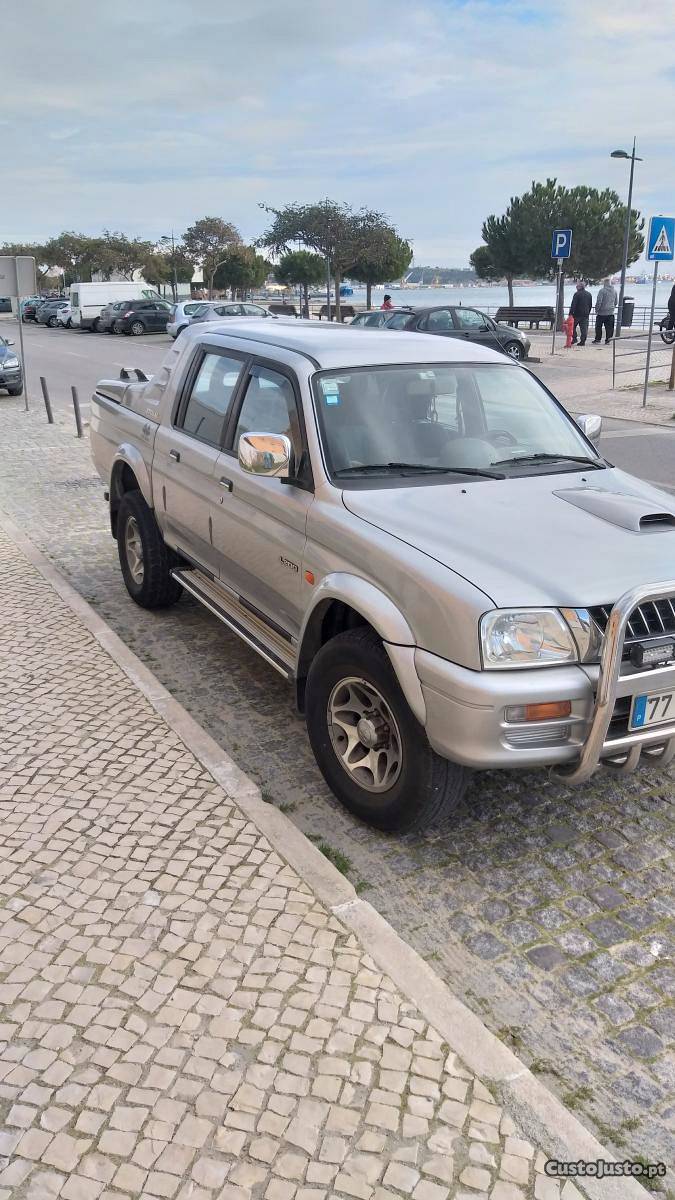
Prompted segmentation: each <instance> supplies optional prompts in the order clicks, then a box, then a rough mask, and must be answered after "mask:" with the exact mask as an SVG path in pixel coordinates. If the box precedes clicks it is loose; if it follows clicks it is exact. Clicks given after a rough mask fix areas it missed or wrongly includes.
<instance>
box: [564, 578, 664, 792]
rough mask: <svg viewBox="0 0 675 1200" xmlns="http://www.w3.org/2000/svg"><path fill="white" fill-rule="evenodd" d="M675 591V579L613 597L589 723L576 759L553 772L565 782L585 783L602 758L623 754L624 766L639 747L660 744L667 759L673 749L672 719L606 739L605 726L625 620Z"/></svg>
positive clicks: (614, 690)
mask: <svg viewBox="0 0 675 1200" xmlns="http://www.w3.org/2000/svg"><path fill="white" fill-rule="evenodd" d="M673 595H675V579H672V580H669V581H667V582H665V583H655V584H650V585H643V586H641V587H636V588H631V590H630V591H628V592H624V594H623V596H621V597H620V599H619V600H617V601H616V604H615V605H614V607H613V608H612V611H611V612H610V614H609V620H608V621H607V626H606V628H605V635H604V642H603V648H602V655H601V658H600V673H599V675H598V686H597V690H596V693H595V706H594V709H593V715H592V717H591V726H590V729H589V731H588V736H587V738H586V741H585V743H584V746H583V749H582V751H581V757H580V759H579V762H578V763H577V764H576V765H575V766H573V767H571V768H570V769H568V770H565V768H564V767H561V768H558V769H557V771H556V774H558V775H559V776H560V777H561V778H563V779H564V780H565V781H566V782H567V783H585V782H586V780H587V779H590V777H591V775H592V774H593V772H594V771H595V769H596V767H598V766H599V765H600V763H601V761H602V760H603V758H604V759H612V758H615V759H616V758H619V757H623V758H624V759H625V762H624V763H623V764H622V765H623V767H624V769H632V768H633V767H635V766H637V763H638V760H639V758H640V754H641V753H642V749H643V747H645V748H648V747H649V746H650V745H651V746H663V752H662V758H661V760H662V761H668V760H669V759H670V757H671V756H672V754H673V753H674V752H675V719H674V720H673V721H672V722H669V723H668V724H665V725H656V726H654V727H653V728H647V729H640V730H633V731H631V732H630V733H628V734H627V735H626V736H624V737H620V738H612V739H610V741H606V738H607V730H608V729H609V723H610V721H611V719H612V713H613V712H614V706H615V704H616V700H617V683H618V681H619V678H620V676H621V660H622V656H623V646H624V641H625V637H626V628H627V626H628V621H629V619H630V617H631V615H632V613H633V612H634V610H635V609H636V608H637V607H638V605H640V604H644V603H646V602H649V601H658V600H667V599H668V598H669V597H670V596H673ZM650 674H651V672H649V671H640V672H639V673H637V674H636V675H634V676H631V678H634V679H635V680H636V681H637V680H646V679H648V678H649V676H650Z"/></svg>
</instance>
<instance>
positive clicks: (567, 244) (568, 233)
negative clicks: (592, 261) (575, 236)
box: [551, 229, 572, 258]
mask: <svg viewBox="0 0 675 1200" xmlns="http://www.w3.org/2000/svg"><path fill="white" fill-rule="evenodd" d="M571 253H572V230H571V229H554V230H553V240H552V242H551V258H569V256H570V254H571Z"/></svg>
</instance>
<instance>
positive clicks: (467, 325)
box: [455, 308, 487, 332]
mask: <svg viewBox="0 0 675 1200" xmlns="http://www.w3.org/2000/svg"><path fill="white" fill-rule="evenodd" d="M455 317H456V319H457V324H458V325H459V328H460V329H472V330H473V331H474V332H475V331H476V330H478V329H485V328H486V326H487V322H486V320H485V317H484V316H483V314H482V313H480V312H476V309H475V308H456V309H455Z"/></svg>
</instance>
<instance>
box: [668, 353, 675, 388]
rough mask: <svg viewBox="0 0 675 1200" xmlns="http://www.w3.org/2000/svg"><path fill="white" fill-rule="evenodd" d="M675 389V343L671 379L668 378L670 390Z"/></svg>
mask: <svg viewBox="0 0 675 1200" xmlns="http://www.w3.org/2000/svg"><path fill="white" fill-rule="evenodd" d="M673 389H675V345H674V346H673V357H672V359H671V363H670V379H669V380H668V391H669V392H672V391H673Z"/></svg>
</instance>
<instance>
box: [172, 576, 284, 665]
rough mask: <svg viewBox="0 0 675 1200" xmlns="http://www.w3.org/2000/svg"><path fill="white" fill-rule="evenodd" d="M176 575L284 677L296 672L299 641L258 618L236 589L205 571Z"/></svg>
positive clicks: (179, 580) (188, 590) (181, 583)
mask: <svg viewBox="0 0 675 1200" xmlns="http://www.w3.org/2000/svg"><path fill="white" fill-rule="evenodd" d="M171 574H172V576H173V578H174V579H175V580H177V582H178V583H180V585H181V587H184V588H185V590H186V592H189V593H190V595H191V596H194V598H195V600H199V603H200V604H203V605H204V608H208V610H209V612H212V613H213V615H214V617H217V618H218V620H219V621H222V622H223V625H227V628H228V629H231V630H232V633H236V634H237V636H238V637H240V638H241V640H242V641H243V642H246V645H247V646H250V647H251V649H252V650H255V651H256V653H257V654H259V655H260V657H261V658H264V659H265V662H268V663H269V664H270V666H271V667H274V669H275V671H278V672H279V674H280V675H282V676H283V678H284V679H293V677H294V675H295V644H294V642H293V641H290V640H287V639H286V638H284V637H282V635H281V634H280V633H277V632H276V630H275V629H273V628H271V626H269V625H268V624H267V622H266V621H265V620H264V618H263V617H258V616H256V615H255V613H252V612H251V611H250V609H249V608H245V607H244V605H243V604H241V603H240V601H239V599H238V597H237V596H236V595H235V593H234V592H230V591H229V590H227V591H226V590H225V589H224V588H223V587H222V586H221V585H219V584H218V583H217V582H216V581H215V580H213V579H209V578H208V576H207V575H204V574H203V573H202V572H201V571H196V570H187V569H186V570H180V569H177V570H175V571H172V572H171Z"/></svg>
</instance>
